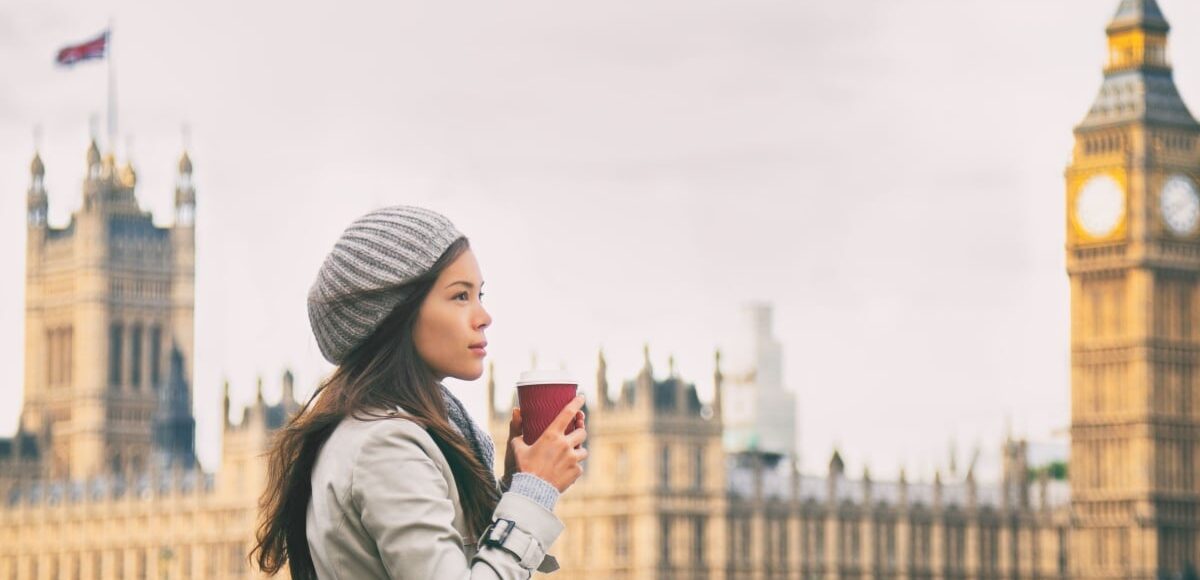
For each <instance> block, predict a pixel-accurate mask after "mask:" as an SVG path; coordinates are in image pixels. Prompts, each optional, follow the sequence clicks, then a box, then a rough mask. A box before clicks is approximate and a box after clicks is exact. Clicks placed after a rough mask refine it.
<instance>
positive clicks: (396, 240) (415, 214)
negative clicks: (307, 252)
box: [308, 205, 462, 364]
mask: <svg viewBox="0 0 1200 580" xmlns="http://www.w3.org/2000/svg"><path fill="white" fill-rule="evenodd" d="M460 237H462V234H461V233H459V232H458V230H457V229H455V227H454V224H452V223H450V220H448V219H446V217H445V216H443V215H441V214H439V213H436V212H433V211H430V210H427V209H422V208H419V207H412V206H403V205H398V206H392V207H385V208H382V209H377V210H375V211H372V212H370V213H368V214H366V215H364V216H362V217H360V218H358V219H356V220H354V222H353V223H351V224H350V226H349V227H347V228H346V231H345V232H342V237H341V238H339V239H338V241H337V243H336V244H334V246H333V251H331V252H330V253H329V256H328V257H326V258H325V263H323V264H322V265H321V269H320V271H318V272H317V279H316V281H315V282H313V285H312V288H311V289H310V290H309V291H308V320H309V322H310V323H311V324H312V329H313V334H314V335H315V336H316V337H317V346H319V347H320V348H321V354H322V355H323V356H324V357H325V360H328V361H329V362H331V363H333V364H341V362H342V361H343V360H345V358H346V355H348V354H350V351H352V350H354V348H355V347H356V346H358V345H359V344H361V343H362V342H363V341H364V340H366V339H367V337H368V336H370V335H371V333H372V332H374V331H375V328H376V327H377V326H379V323H380V322H383V319H384V318H386V317H387V315H388V314H390V313H391V312H392V309H394V308H395V307H396V305H398V304H400V302H401V301H402V300H404V298H405V297H407V295H408V291H407V289H401V288H397V287H398V286H401V285H403V284H405V283H407V282H410V281H412V280H413V279H414V278H416V277H417V276H420V275H421V274H424V273H425V272H428V271H429V269H430V268H432V267H433V264H434V263H435V262H437V260H438V258H440V257H441V255H442V254H443V253H445V251H446V249H447V248H449V247H450V244H452V243H454V241H455V240H457V239H458V238H460ZM364 292H369V294H366V295H364V296H361V297H358V298H353V299H350V300H347V299H346V297H347V296H353V295H358V294H361V293H364Z"/></svg>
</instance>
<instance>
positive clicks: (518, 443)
mask: <svg viewBox="0 0 1200 580" xmlns="http://www.w3.org/2000/svg"><path fill="white" fill-rule="evenodd" d="M508 442H509V444H510V445H512V449H513V453H516V454H523V453H525V450H526V449H529V446H528V445H526V444H525V436H524V435H517V436H516V437H512V438H511V439H509V440H508Z"/></svg>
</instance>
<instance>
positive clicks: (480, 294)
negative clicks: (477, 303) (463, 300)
mask: <svg viewBox="0 0 1200 580" xmlns="http://www.w3.org/2000/svg"><path fill="white" fill-rule="evenodd" d="M479 299H480V300H483V292H480V293H479Z"/></svg>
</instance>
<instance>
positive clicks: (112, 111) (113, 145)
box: [105, 18, 117, 155]
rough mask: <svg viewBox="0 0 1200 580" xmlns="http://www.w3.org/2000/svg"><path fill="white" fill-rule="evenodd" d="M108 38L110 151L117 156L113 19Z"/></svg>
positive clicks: (107, 34)
mask: <svg viewBox="0 0 1200 580" xmlns="http://www.w3.org/2000/svg"><path fill="white" fill-rule="evenodd" d="M105 35H106V36H107V37H108V38H107V39H106V42H105V44H107V46H106V47H105V49H106V50H107V51H108V54H107V55H105V56H106V57H107V60H108V149H109V153H111V154H113V155H116V152H117V73H116V66H115V65H114V64H113V60H115V59H114V58H113V24H112V18H109V19H108V31H107V32H105Z"/></svg>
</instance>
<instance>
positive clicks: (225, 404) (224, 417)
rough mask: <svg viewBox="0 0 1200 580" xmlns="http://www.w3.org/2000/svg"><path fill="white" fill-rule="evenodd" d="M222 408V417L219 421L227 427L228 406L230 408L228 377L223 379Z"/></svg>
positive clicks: (228, 421)
mask: <svg viewBox="0 0 1200 580" xmlns="http://www.w3.org/2000/svg"><path fill="white" fill-rule="evenodd" d="M222 408H223V409H224V412H223V413H222V415H221V418H222V421H221V423H222V424H223V425H225V426H226V427H228V426H229V424H230V420H229V408H230V402H229V379H225V398H224V402H223V407H222Z"/></svg>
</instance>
